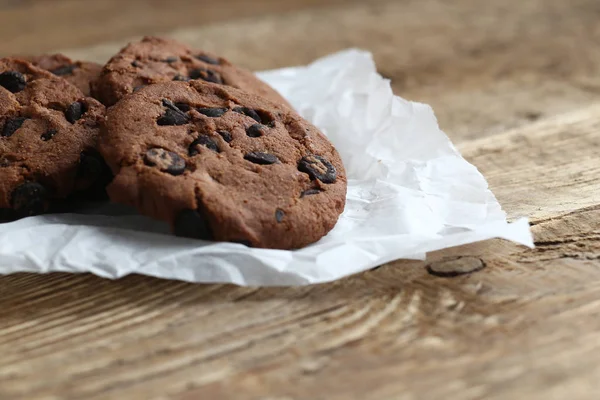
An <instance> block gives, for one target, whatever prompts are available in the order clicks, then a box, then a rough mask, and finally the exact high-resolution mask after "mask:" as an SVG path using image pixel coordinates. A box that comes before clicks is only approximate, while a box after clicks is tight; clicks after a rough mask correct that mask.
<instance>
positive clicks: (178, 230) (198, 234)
mask: <svg viewBox="0 0 600 400" xmlns="http://www.w3.org/2000/svg"><path fill="white" fill-rule="evenodd" d="M173 233H175V235H176V236H180V237H186V238H192V239H200V240H211V239H212V237H213V235H212V231H211V229H210V225H209V223H208V220H207V219H206V218H205V217H204V216H203V215H202V214H201V213H200V212H198V211H195V210H189V209H188V210H183V211H180V212H179V214H177V217H175V221H174V222H173Z"/></svg>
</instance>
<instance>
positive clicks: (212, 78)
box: [189, 68, 223, 84]
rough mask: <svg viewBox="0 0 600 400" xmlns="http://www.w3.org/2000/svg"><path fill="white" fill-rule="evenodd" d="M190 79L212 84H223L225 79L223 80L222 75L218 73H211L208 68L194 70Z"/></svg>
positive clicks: (190, 74)
mask: <svg viewBox="0 0 600 400" xmlns="http://www.w3.org/2000/svg"><path fill="white" fill-rule="evenodd" d="M189 76H190V79H202V80H203V81H206V82H212V83H219V84H221V83H223V79H221V75H219V73H218V72H215V71H211V70H210V69H206V68H197V69H193V70H191V71H190V73H189Z"/></svg>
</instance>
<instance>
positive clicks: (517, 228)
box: [0, 50, 533, 286]
mask: <svg viewBox="0 0 600 400" xmlns="http://www.w3.org/2000/svg"><path fill="white" fill-rule="evenodd" d="M259 76H260V77H261V78H262V79H264V80H265V81H267V82H268V83H270V84H271V85H273V86H274V87H275V88H276V89H277V90H279V91H280V92H281V93H282V94H283V95H284V96H285V97H286V98H287V99H289V100H290V102H291V103H292V104H293V106H294V107H295V108H296V109H297V110H298V111H299V112H300V113H301V114H302V115H303V116H304V117H305V118H307V119H308V120H309V121H311V122H312V123H313V124H315V125H317V126H318V127H319V128H321V129H322V130H323V132H324V133H325V134H326V135H327V136H328V137H329V139H330V140H331V141H332V142H333V143H334V144H335V146H336V147H337V148H338V150H339V152H340V154H341V155H342V158H343V161H344V164H345V166H346V170H347V173H348V177H349V185H348V195H347V205H346V209H345V211H344V213H343V215H342V216H341V218H340V220H339V222H338V224H337V225H336V227H335V228H334V229H333V231H332V232H331V233H330V234H329V235H327V236H326V237H325V238H323V239H322V240H321V241H319V242H318V243H316V244H314V245H311V246H309V247H307V248H304V249H301V250H296V251H282V250H266V249H252V248H247V247H245V246H243V245H239V244H233V243H208V242H200V241H196V240H188V239H182V238H177V237H173V236H171V235H169V234H168V227H167V226H166V225H165V224H164V223H162V222H158V221H153V220H150V219H147V218H145V217H142V216H139V215H137V214H136V213H135V211H133V210H131V209H127V208H125V207H120V206H116V205H90V207H88V208H86V209H82V210H80V211H79V213H77V214H60V215H45V216H37V217H31V218H26V219H23V220H19V221H16V222H12V223H7V224H0V274H8V273H12V272H18V271H31V272H50V271H66V272H92V273H94V274H97V275H99V276H102V277H107V278H119V277H122V276H124V275H127V274H131V273H139V274H145V275H151V276H156V277H160V278H166V279H180V280H185V281H191V282H230V283H234V284H238V285H261V286H270V285H303V284H312V283H319V282H327V281H331V280H335V279H339V278H342V277H344V276H347V275H350V274H354V273H357V272H360V271H364V270H367V269H370V268H373V267H375V266H377V265H381V264H383V263H385V262H388V261H392V260H396V259H400V258H411V259H420V258H424V257H425V254H426V253H427V252H430V251H433V250H438V249H442V248H447V247H452V246H457V245H461V244H466V243H471V242H476V241H481V240H486V239H490V238H504V239H507V240H512V241H514V242H517V243H521V244H524V245H527V246H533V241H532V237H531V233H530V230H529V225H528V223H527V221H526V220H519V221H516V222H514V223H512V224H508V223H507V222H506V216H505V214H504V212H503V211H502V209H501V207H500V205H499V204H498V202H497V201H496V198H495V197H494V195H493V194H492V193H491V191H490V190H488V186H487V182H486V181H485V179H484V177H483V176H482V175H481V174H480V173H479V172H478V171H477V169H476V168H475V167H474V166H472V165H471V164H469V163H468V162H467V161H465V160H464V159H463V158H462V157H461V156H460V154H459V153H458V151H457V150H456V149H455V148H454V146H453V145H452V143H451V142H450V140H449V139H448V137H447V136H446V135H445V134H444V133H443V132H442V131H441V130H440V129H439V128H438V125H437V121H436V118H435V116H434V114H433V111H432V109H431V108H430V107H429V106H427V105H425V104H420V103H414V102H409V101H406V100H404V99H402V98H400V97H397V96H394V95H393V93H392V90H391V88H390V83H389V81H387V80H385V79H383V78H382V77H381V76H380V75H378V74H377V72H376V67H375V64H374V62H373V60H372V58H371V55H370V54H369V53H367V52H363V51H358V50H348V51H344V52H341V53H337V54H334V55H331V56H329V57H325V58H323V59H320V60H317V61H316V62H314V63H313V64H311V65H309V66H307V67H299V68H287V69H283V70H277V71H269V72H263V73H260V74H259Z"/></svg>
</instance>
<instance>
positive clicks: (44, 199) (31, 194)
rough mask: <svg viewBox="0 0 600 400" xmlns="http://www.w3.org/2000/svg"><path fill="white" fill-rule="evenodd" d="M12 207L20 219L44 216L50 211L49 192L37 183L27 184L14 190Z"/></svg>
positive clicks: (11, 199)
mask: <svg viewBox="0 0 600 400" xmlns="http://www.w3.org/2000/svg"><path fill="white" fill-rule="evenodd" d="M10 206H11V207H12V209H13V210H15V212H16V213H17V214H18V215H19V216H20V217H28V216H30V215H37V214H42V213H43V212H45V211H46V210H47V209H48V191H47V190H46V188H45V187H44V186H42V185H40V184H39V183H37V182H25V183H23V184H21V185H20V186H18V187H17V188H16V189H15V190H13V192H12V195H11V198H10Z"/></svg>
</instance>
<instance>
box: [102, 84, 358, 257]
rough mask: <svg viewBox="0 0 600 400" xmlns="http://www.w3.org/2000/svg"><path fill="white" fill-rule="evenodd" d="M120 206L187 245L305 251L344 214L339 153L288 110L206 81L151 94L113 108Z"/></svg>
mask: <svg viewBox="0 0 600 400" xmlns="http://www.w3.org/2000/svg"><path fill="white" fill-rule="evenodd" d="M99 148H100V152H101V153H102V154H103V156H104V158H105V159H106V162H107V163H108V165H109V166H110V167H111V169H112V171H113V172H114V174H115V178H114V180H113V182H112V183H111V184H110V185H109V187H108V193H109V196H110V198H111V199H112V200H113V201H115V202H118V203H124V204H127V205H131V206H135V207H137V209H138V210H139V211H140V212H141V213H142V214H145V215H148V216H151V217H154V218H157V219H162V220H164V221H167V222H168V223H169V224H171V226H172V229H173V231H174V233H175V234H177V235H179V236H185V237H192V238H199V239H206V240H217V241H230V242H238V243H243V244H246V245H249V246H255V247H264V248H275V249H295V248H300V247H303V246H306V245H308V244H310V243H313V242H315V241H317V240H318V239H320V238H321V237H322V236H324V235H325V234H327V232H329V231H330V230H331V229H332V228H333V226H334V225H335V223H336V221H337V219H338V217H339V215H340V213H341V212H342V211H343V209H344V204H345V195H346V175H345V171H344V167H343V165H342V161H341V159H340V157H339V155H338V153H337V151H336V150H335V148H334V147H333V145H332V144H331V143H330V142H329V141H328V140H327V139H326V138H325V136H323V134H321V133H320V132H319V130H318V129H317V128H316V127H314V126H313V125H311V124H310V123H308V122H307V121H306V120H304V119H303V118H301V117H300V116H298V115H297V114H296V113H294V112H292V111H291V110H290V109H288V108H287V107H285V106H283V105H280V104H275V103H273V102H270V101H269V100H266V99H264V98H263V97H260V96H257V95H255V94H251V93H247V92H244V91H242V90H239V89H236V88H232V87H227V86H222V85H217V84H211V83H206V82H201V81H191V82H168V83H160V84H156V85H151V86H148V87H146V88H143V89H141V90H139V91H138V92H137V93H135V94H133V95H131V96H128V97H125V98H124V99H122V100H121V101H120V102H119V103H117V104H116V105H115V106H113V107H111V108H109V110H108V112H107V119H106V125H105V130H104V131H103V133H102V135H101V139H100V145H99Z"/></svg>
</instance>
